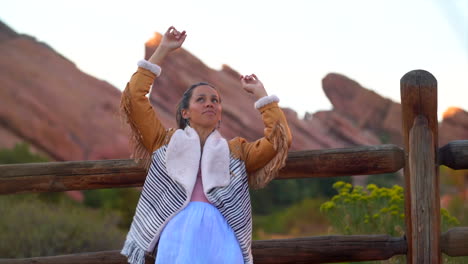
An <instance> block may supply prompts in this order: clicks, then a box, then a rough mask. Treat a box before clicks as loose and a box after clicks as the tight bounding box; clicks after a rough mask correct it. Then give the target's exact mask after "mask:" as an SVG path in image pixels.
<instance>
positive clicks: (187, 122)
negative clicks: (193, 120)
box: [185, 118, 190, 126]
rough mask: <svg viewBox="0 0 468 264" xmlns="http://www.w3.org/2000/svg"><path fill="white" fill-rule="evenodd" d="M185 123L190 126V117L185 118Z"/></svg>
mask: <svg viewBox="0 0 468 264" xmlns="http://www.w3.org/2000/svg"><path fill="white" fill-rule="evenodd" d="M185 125H186V126H190V119H188V118H186V119H185Z"/></svg>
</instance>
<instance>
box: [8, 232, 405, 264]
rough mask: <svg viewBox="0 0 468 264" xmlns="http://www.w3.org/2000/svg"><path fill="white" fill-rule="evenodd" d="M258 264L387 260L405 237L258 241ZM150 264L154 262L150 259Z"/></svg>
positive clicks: (118, 263) (68, 259) (37, 263)
mask: <svg viewBox="0 0 468 264" xmlns="http://www.w3.org/2000/svg"><path fill="white" fill-rule="evenodd" d="M252 252H253V257H254V263H255V264H273V263H284V264H293V263H294V264H301V263H326V262H337V261H363V260H385V259H388V258H391V257H392V256H395V255H401V254H405V253H406V242H405V240H404V239H403V238H395V237H390V236H388V235H368V236H322V237H305V238H294V239H278V240H264V241H254V242H253V245H252ZM7 263H8V264H33V263H34V264H46V263H47V264H78V263H81V264H90V263H101V264H125V263H126V259H125V257H123V256H121V255H120V252H119V251H118V250H115V251H104V252H96V253H82V254H72V255H63V256H53V257H38V258H27V259H0V264H7ZM146 263H154V258H151V257H148V258H147V260H146Z"/></svg>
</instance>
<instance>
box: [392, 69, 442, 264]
mask: <svg viewBox="0 0 468 264" xmlns="http://www.w3.org/2000/svg"><path fill="white" fill-rule="evenodd" d="M400 88H401V104H402V114H403V118H402V120H403V135H404V142H405V150H406V154H407V155H406V163H405V164H406V165H405V169H404V171H405V221H406V238H407V241H408V252H407V263H441V251H440V242H439V239H440V198H439V196H440V195H439V170H438V166H437V164H438V163H437V153H438V143H437V139H438V131H437V127H438V122H437V80H436V79H435V78H434V76H433V75H432V74H430V73H429V72H427V71H424V70H415V71H411V72H408V73H407V74H405V75H404V76H403V77H402V78H401V82H400Z"/></svg>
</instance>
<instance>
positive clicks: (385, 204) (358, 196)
mask: <svg viewBox="0 0 468 264" xmlns="http://www.w3.org/2000/svg"><path fill="white" fill-rule="evenodd" d="M333 188H334V189H336V190H337V191H338V194H337V195H335V196H333V198H332V199H331V200H330V201H327V202H325V203H323V204H322V206H321V207H320V211H321V212H322V213H324V214H325V215H326V216H327V218H328V220H329V221H330V223H331V224H332V228H333V231H334V232H335V233H342V234H346V235H352V234H389V235H391V236H402V235H403V234H404V228H405V221H404V218H405V214H404V211H405V208H404V206H405V204H404V198H403V188H402V187H400V186H398V185H394V186H393V187H392V188H379V187H377V185H375V184H369V185H367V190H364V188H363V187H361V186H356V187H354V188H353V186H352V185H351V184H349V183H344V182H337V183H335V184H334V185H333ZM441 222H442V226H441V230H442V231H446V230H447V229H448V228H450V227H452V226H456V225H459V222H458V220H457V219H456V218H455V217H453V216H451V215H450V214H449V212H448V211H447V210H445V209H441Z"/></svg>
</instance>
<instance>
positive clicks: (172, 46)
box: [149, 26, 187, 65]
mask: <svg viewBox="0 0 468 264" xmlns="http://www.w3.org/2000/svg"><path fill="white" fill-rule="evenodd" d="M185 37H187V34H186V33H185V30H184V31H182V32H180V31H178V30H177V29H176V28H175V27H173V26H171V27H169V28H168V29H167V31H166V33H164V35H163V38H162V40H161V43H160V44H159V46H158V47H157V48H156V50H155V51H154V53H153V55H151V57H150V58H149V62H151V63H154V64H157V65H161V64H162V62H163V61H164V58H165V57H166V56H167V54H169V53H170V52H172V51H174V50H176V49H178V48H180V47H181V46H182V43H184V40H185Z"/></svg>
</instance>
